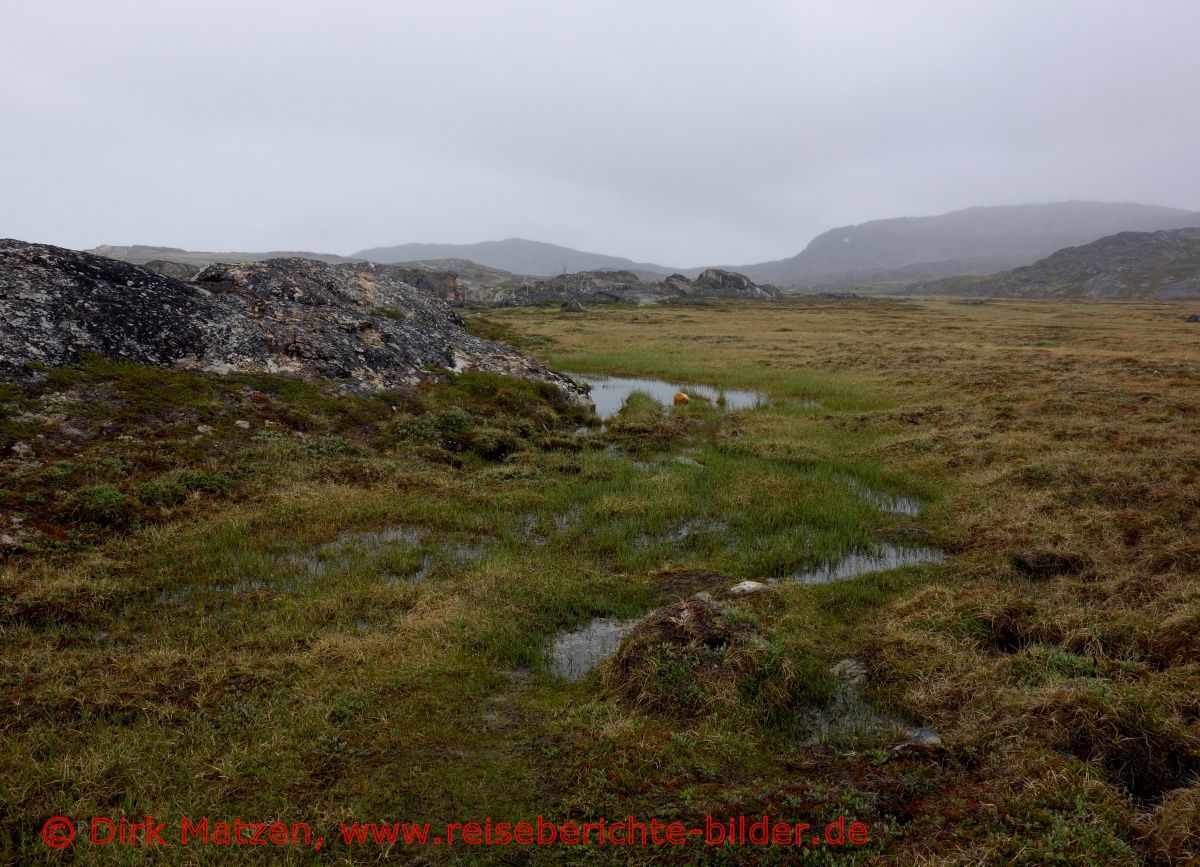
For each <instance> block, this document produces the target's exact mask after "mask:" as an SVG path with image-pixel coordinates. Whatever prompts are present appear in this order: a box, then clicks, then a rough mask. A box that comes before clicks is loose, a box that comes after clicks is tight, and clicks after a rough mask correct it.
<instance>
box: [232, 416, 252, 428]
mask: <svg viewBox="0 0 1200 867" xmlns="http://www.w3.org/2000/svg"><path fill="white" fill-rule="evenodd" d="M234 424H235V425H237V426H238V427H240V428H241V429H242V430H250V422H248V421H246V420H245V419H243V418H239V419H238V420H237V421H235V422H234Z"/></svg>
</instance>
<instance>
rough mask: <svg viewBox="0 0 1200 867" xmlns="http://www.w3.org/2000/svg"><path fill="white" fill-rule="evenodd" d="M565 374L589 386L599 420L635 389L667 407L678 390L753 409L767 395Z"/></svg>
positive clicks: (730, 406) (611, 413)
mask: <svg viewBox="0 0 1200 867" xmlns="http://www.w3.org/2000/svg"><path fill="white" fill-rule="evenodd" d="M567 376H569V377H571V378H572V379H574V380H575V381H576V382H579V383H584V384H586V385H590V386H591V387H592V390H591V391H590V392H589V393H588V396H589V397H590V398H591V399H592V403H594V404H595V405H596V415H598V416H600V418H601V419H602V420H603V419H609V418H612V417H613V416H614V415H616V414H617V413H618V412H619V411H620V410H621V407H622V406H624V405H625V401H626V400H627V399H628V398H629V395H631V394H633V392H635V391H644V392H646V393H647V394H649V395H650V396H651V397H653V398H654V399H655V400H657V401H658V402H659V403H661V404H662V405H663V406H670V405H671V404H673V403H674V401H675V392H677V391H682V392H684V393H686V394H688V395H699V396H701V397H706V398H708V399H709V400H711V401H712V402H713V403H716V404H720V403H721V401H724V406H725V408H726V409H753V408H754V407H756V406H764V405H765V404H767V403H769V401H768V400H767V396H766V395H765V394H763V393H762V392H761V391H751V390H749V389H744V388H726V389H719V388H713V387H712V386H710V385H695V384H690V383H683V382H667V381H666V380H664V379H641V378H635V377H625V376H596V375H593V374H583V373H568V374H567Z"/></svg>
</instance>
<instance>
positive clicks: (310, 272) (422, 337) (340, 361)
mask: <svg viewBox="0 0 1200 867" xmlns="http://www.w3.org/2000/svg"><path fill="white" fill-rule="evenodd" d="M84 353H96V354H98V355H102V356H106V357H110V358H125V359H129V360H132V361H138V362H143V363H148V364H159V365H170V366H175V367H181V368H187V369H194V370H205V371H211V372H216V373H227V372H232V371H260V372H270V373H281V374H292V375H297V376H306V377H310V376H319V377H324V378H327V379H329V380H332V381H334V382H335V384H337V385H338V386H339V387H341V388H343V389H346V390H359V391H362V390H376V389H383V388H393V387H397V386H401V385H405V384H410V383H414V382H416V381H418V380H419V379H421V378H422V377H425V376H428V375H430V373H431V372H432V370H433V369H435V368H447V369H450V370H483V371H488V372H491V373H501V374H506V375H510V376H520V377H526V378H530V379H536V380H541V381H545V382H549V383H552V384H554V385H555V386H556V387H558V388H560V389H562V390H563V391H564V393H566V394H567V395H568V396H569V397H570V398H571V399H572V400H574V401H586V397H584V396H583V395H582V393H581V392H580V391H579V389H578V388H577V387H576V386H575V385H574V384H573V383H571V382H570V380H568V379H566V378H565V377H562V376H559V375H558V374H556V373H554V372H553V371H551V370H549V369H548V368H546V367H545V366H544V365H541V364H539V363H538V362H536V361H534V360H532V359H530V358H528V357H527V356H524V355H522V354H521V353H519V352H517V351H516V350H515V349H513V348H512V347H510V346H506V345H504V344H500V343H495V342H492V341H488V340H483V339H482V338H479V337H475V336H474V335H472V334H470V333H469V332H468V331H467V330H466V329H465V328H464V327H463V323H462V320H461V319H459V317H458V316H457V315H456V314H455V313H454V312H453V311H452V310H451V309H450V308H449V307H448V306H447V305H446V304H445V303H444V302H442V301H440V300H439V299H437V298H434V297H432V296H430V295H429V294H427V293H425V292H422V291H420V290H418V289H415V288H414V287H412V286H410V285H408V284H407V283H405V282H403V280H401V279H399V277H398V276H397V275H396V274H395V273H393V272H392V270H391V269H389V267H388V266H386V265H374V264H371V263H354V264H345V265H329V264H326V263H323V262H318V261H314V260H309V259H271V260H267V261H263V262H247V263H239V264H228V265H227V264H218V265H210V266H208V267H206V268H205V269H204V270H203V271H201V272H200V273H198V274H197V275H196V276H195V278H194V279H193V280H192V281H190V282H183V281H180V280H175V279H172V278H170V277H165V276H163V275H160V274H157V273H155V272H153V271H150V270H148V269H146V268H143V267H140V266H137V265H130V264H128V263H125V262H119V261H117V260H114V259H107V258H104V257H102V256H94V255H91V254H88V253H80V252H75V251H73V250H65V249H62V248H59V247H51V246H46V245H41V244H27V243H24V242H21V241H13V240H3V241H0V375H3V376H5V377H17V378H24V377H30V376H33V375H35V374H36V372H37V370H38V368H40V367H49V366H54V365H59V364H65V363H69V362H71V361H74V360H75V359H77V358H78V357H79V356H80V355H81V354H84Z"/></svg>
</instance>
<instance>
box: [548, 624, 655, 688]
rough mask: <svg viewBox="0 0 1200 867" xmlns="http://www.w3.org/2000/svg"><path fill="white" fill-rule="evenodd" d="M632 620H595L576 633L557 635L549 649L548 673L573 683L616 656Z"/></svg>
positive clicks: (632, 625)
mask: <svg viewBox="0 0 1200 867" xmlns="http://www.w3.org/2000/svg"><path fill="white" fill-rule="evenodd" d="M637 622H638V621H637V620H636V619H635V620H617V619H615V618H612V617H597V618H595V619H594V620H590V621H588V622H587V623H586V624H584V625H583V626H581V627H579V628H578V629H573V630H571V631H570V632H560V633H559V634H558V635H556V636H555V637H554V642H553V644H551V646H550V671H551V672H552V673H553V674H556V675H558V676H559V677H561V678H564V679H565V680H570V681H576V680H579V679H580V678H581V677H583V676H584V675H585V674H587V673H588V672H589V671H591V670H592V669H593V668H595V667H596V666H597V665H599V664H600V663H601V662H603V661H604V660H606V659H608V658H609V657H610V656H612V655H613V654H614V653H616V652H617V648H619V647H620V646H621V639H622V638H624V637H625V636H626V635H628V634H629V631H630V630H631V629H633V627H634V624H636V623H637Z"/></svg>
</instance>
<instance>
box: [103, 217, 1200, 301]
mask: <svg viewBox="0 0 1200 867" xmlns="http://www.w3.org/2000/svg"><path fill="white" fill-rule="evenodd" d="M1193 226H1200V213H1198V212H1195V211H1188V210H1182V209H1179V208H1166V207H1159V206H1156V205H1141V204H1129V203H1110V202H1054V203H1049V204H1029V205H1008V206H993V207H975V208H966V209H964V210H960V211H951V212H949V213H946V214H940V215H937V216H928V217H899V218H894V219H884V220H872V221H870V222H866V223H861V224H859V225H855V226H843V227H840V228H836V229H830V230H828V231H826V232H823V233H822V234H820V235H818V236H817V237H816V238H814V239H813V240H812V241H811V242H809V244H808V245H807V246H806V247H805V248H804V249H803V250H802V251H801V252H800V253H798V254H796V255H795V256H792V257H790V258H787V259H780V260H776V261H772V262H760V263H754V264H749V265H721V266H717V267H720V268H723V269H725V270H730V271H736V272H738V273H741V274H744V275H746V276H747V277H749V278H750V279H751V280H753V281H754V282H755V283H758V284H769V285H776V286H783V287H788V286H793V287H805V286H829V285H833V286H853V285H858V284H868V283H885V282H912V281H915V280H937V279H941V278H945V277H955V276H962V275H988V274H995V273H999V272H1001V271H1005V270H1007V269H1010V268H1014V267H1019V266H1022V265H1029V264H1032V263H1033V262H1036V261H1037V260H1039V259H1041V258H1043V257H1045V256H1048V255H1049V254H1051V253H1053V252H1055V251H1056V250H1061V249H1064V248H1066V247H1074V246H1079V245H1081V244H1088V243H1091V242H1092V241H1095V240H1098V239H1100V238H1103V237H1106V236H1108V235H1113V234H1116V233H1118V232H1128V231H1133V232H1146V231H1158V230H1167V229H1177V228H1189V227H1193ZM91 252H93V253H96V254H99V255H105V256H111V257H113V258H117V259H123V260H125V261H128V262H134V263H138V264H144V263H147V262H151V261H166V262H182V263H187V264H190V265H196V266H203V265H208V264H211V263H213V262H246V261H255V260H261V259H271V258H281V257H296V256H298V257H303V258H309V259H318V260H320V261H324V262H331V263H341V262H352V261H362V260H368V261H373V262H379V263H383V264H399V263H405V264H407V263H414V262H425V263H446V262H458V263H460V265H459V266H458V267H454V266H446V265H442V266H441V267H443V268H444V269H445V270H450V271H454V272H456V273H459V274H460V275H462V276H467V273H466V272H473V271H477V270H480V269H482V270H484V271H503V272H505V274H504V275H502V276H503V277H505V278H507V277H508V276H511V275H522V276H528V277H553V276H557V275H560V274H574V273H581V272H590V271H599V270H614V271H628V272H633V273H634V274H637V275H638V277H639V278H640V279H642V280H644V281H647V282H654V281H656V280H660V279H661V278H662V277H664V276H668V275H670V274H676V273H678V274H683V275H685V276H687V277H689V278H695V277H697V276H698V275H699V274H700V273H701V271H703V270H704V268H706V267H710V266H709V265H707V264H706V265H701V266H695V267H690V268H682V267H670V266H666V265H660V264H656V263H651V262H634V261H633V260H632V259H627V258H624V257H622V256H613V255H608V254H604V253H593V252H587V251H583V250H576V249H572V248H570V247H564V246H561V245H558V244H550V243H545V242H541V241H529V240H525V239H523V238H508V239H506V240H503V241H484V242H480V243H473V244H416V243H410V244H398V245H395V246H391V247H374V248H370V249H366V250H360V251H358V252H357V253H353V254H351V255H350V256H340V255H335V254H328V253H305V252H263V253H251V252H225V253H221V252H195V251H187V250H182V249H179V248H175V247H152V246H141V245H135V246H123V247H122V246H107V245H106V246H101V247H97V248H95V249H94V250H92V251H91ZM485 282H489V283H494V282H496V281H495V280H494V279H491V276H490V275H488V276H486V277H485Z"/></svg>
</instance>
